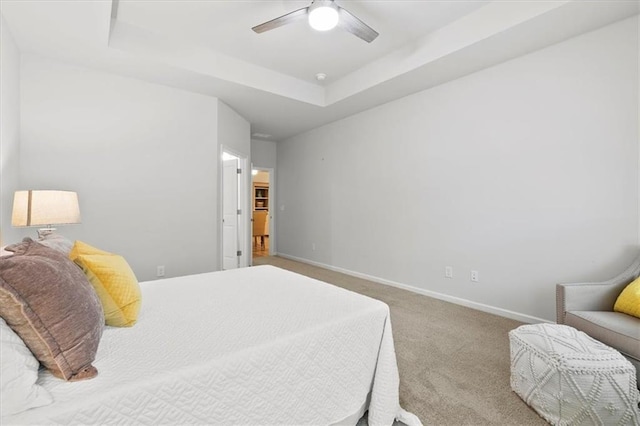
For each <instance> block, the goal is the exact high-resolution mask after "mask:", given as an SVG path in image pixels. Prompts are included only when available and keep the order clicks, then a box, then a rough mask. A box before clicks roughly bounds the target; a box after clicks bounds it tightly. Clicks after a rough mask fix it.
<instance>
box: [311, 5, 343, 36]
mask: <svg viewBox="0 0 640 426" xmlns="http://www.w3.org/2000/svg"><path fill="white" fill-rule="evenodd" d="M338 20H339V16H338V8H337V7H336V6H335V5H334V4H333V2H331V3H329V4H325V5H321V6H317V7H313V5H312V6H311V7H309V25H311V28H313V29H314V30H316V31H329V30H332V29H334V28H335V27H336V25H338Z"/></svg>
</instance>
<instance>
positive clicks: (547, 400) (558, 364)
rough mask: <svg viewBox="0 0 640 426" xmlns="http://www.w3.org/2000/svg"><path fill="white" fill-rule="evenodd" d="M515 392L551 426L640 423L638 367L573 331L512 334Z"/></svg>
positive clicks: (542, 327) (533, 328)
mask: <svg viewBox="0 0 640 426" xmlns="http://www.w3.org/2000/svg"><path fill="white" fill-rule="evenodd" d="M509 342H510V345H511V389H513V391H514V392H515V393H517V394H518V396H519V397H520V398H522V400H523V401H524V402H526V403H527V404H529V406H531V408H533V409H534V410H535V411H536V412H537V413H538V414H539V415H540V416H542V417H543V418H544V419H545V420H547V421H548V422H549V423H551V424H553V425H638V424H640V413H638V402H639V401H640V395H639V394H638V388H637V385H636V372H635V368H634V366H633V365H632V364H631V363H630V362H629V361H628V360H627V359H626V358H625V357H623V356H622V355H621V354H620V353H619V352H618V351H616V350H615V349H612V348H610V347H608V346H606V345H604V344H603V343H600V342H598V341H597V340H594V339H592V338H591V337H589V336H588V335H586V334H585V333H583V332H581V331H578V330H576V329H575V328H573V327H569V326H566V325H558V324H533V325H523V326H520V327H518V328H516V329H515V330H511V331H510V332H509Z"/></svg>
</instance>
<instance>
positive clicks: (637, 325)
mask: <svg viewBox="0 0 640 426" xmlns="http://www.w3.org/2000/svg"><path fill="white" fill-rule="evenodd" d="M565 324H566V325H570V326H572V327H575V328H577V329H579V330H582V331H584V332H585V333H587V334H588V335H589V336H591V337H593V338H594V339H597V340H599V341H601V342H602V343H604V344H605V345H609V346H611V347H613V348H615V349H617V350H619V351H620V352H622V354H623V355H626V356H628V357H631V358H635V359H636V360H640V318H636V317H632V316H631V315H627V314H623V313H620V312H609V311H571V312H567V314H566V317H565Z"/></svg>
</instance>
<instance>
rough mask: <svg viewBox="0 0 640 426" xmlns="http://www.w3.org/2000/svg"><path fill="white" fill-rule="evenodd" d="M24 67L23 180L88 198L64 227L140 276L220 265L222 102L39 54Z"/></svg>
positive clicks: (26, 60) (28, 184)
mask: <svg viewBox="0 0 640 426" xmlns="http://www.w3.org/2000/svg"><path fill="white" fill-rule="evenodd" d="M21 72H22V87H21V90H22V92H21V99H22V104H21V108H22V109H21V114H22V115H21V117H22V126H21V158H20V160H21V169H20V178H21V183H22V186H23V187H24V188H26V189H47V188H54V189H67V190H74V191H77V192H78V194H79V198H80V209H81V214H82V224H81V225H76V226H66V227H61V228H60V229H59V232H60V233H62V234H64V235H66V236H68V237H69V238H71V239H80V240H83V241H86V242H87V243H89V244H92V245H96V246H97V247H99V248H102V249H104V250H108V251H112V252H116V253H119V254H122V255H123V256H124V257H125V258H126V259H127V260H128V261H129V263H130V264H131V266H132V268H133V270H134V271H135V273H136V275H137V276H138V279H140V280H149V279H153V278H155V276H156V265H165V267H166V275H167V276H176V275H184V274H188V273H197V272H204V271H211V270H216V269H218V260H219V258H218V249H217V247H218V246H217V244H216V242H217V237H218V209H217V196H218V161H219V159H218V141H217V140H218V130H219V128H218V124H217V123H218V109H219V102H218V100H217V99H216V98H212V97H208V96H203V95H198V94H194V93H190V92H185V91H181V90H177V89H173V88H169V87H164V86H160V85H156V84H151V83H146V82H142V81H139V80H135V79H131V78H125V77H120V76H116V75H111V74H107V73H102V72H97V71H93V70H90V69H86V68H79V67H75V66H71V65H66V64H62V63H58V62H52V61H48V60H45V59H42V58H39V57H34V56H30V55H23V61H22V70H21ZM3 99H4V93H3ZM248 140H249V137H247V141H248ZM247 144H248V142H247ZM29 233H30V234H34V233H35V232H34V231H33V230H30V231H29Z"/></svg>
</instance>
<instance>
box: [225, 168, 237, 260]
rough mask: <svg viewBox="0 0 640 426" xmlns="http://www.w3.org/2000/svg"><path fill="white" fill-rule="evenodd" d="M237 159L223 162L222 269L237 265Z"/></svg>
mask: <svg viewBox="0 0 640 426" xmlns="http://www.w3.org/2000/svg"><path fill="white" fill-rule="evenodd" d="M238 261H239V259H238V159H236V158H234V159H231V160H224V161H223V171H222V269H236V268H237V267H238V266H239V265H238Z"/></svg>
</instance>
